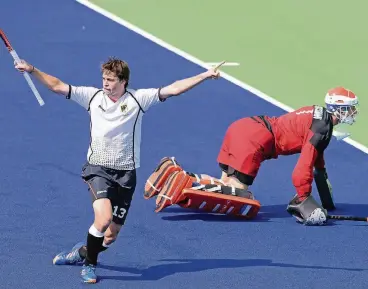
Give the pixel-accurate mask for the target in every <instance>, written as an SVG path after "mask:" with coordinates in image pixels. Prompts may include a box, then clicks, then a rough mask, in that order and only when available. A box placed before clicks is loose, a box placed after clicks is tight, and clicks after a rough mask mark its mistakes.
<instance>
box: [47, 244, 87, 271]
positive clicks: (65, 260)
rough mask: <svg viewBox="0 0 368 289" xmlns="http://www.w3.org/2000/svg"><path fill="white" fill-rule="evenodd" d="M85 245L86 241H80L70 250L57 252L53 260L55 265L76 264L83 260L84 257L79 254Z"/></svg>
mask: <svg viewBox="0 0 368 289" xmlns="http://www.w3.org/2000/svg"><path fill="white" fill-rule="evenodd" d="M82 246H84V243H82V242H80V243H78V244H76V245H75V246H74V247H73V248H72V249H71V251H70V252H61V253H59V254H57V255H56V256H55V258H54V260H52V263H53V264H54V265H75V264H77V263H80V262H83V261H84V258H82V257H81V256H80V255H79V249H80V248H81V247H82Z"/></svg>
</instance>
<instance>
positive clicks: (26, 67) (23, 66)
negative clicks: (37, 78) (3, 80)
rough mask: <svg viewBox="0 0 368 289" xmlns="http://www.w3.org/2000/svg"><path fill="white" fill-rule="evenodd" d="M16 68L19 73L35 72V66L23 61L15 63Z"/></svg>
mask: <svg viewBox="0 0 368 289" xmlns="http://www.w3.org/2000/svg"><path fill="white" fill-rule="evenodd" d="M14 67H15V69H16V70H18V71H19V72H22V73H24V72H25V71H26V72H28V73H29V72H32V71H33V70H34V67H33V65H31V64H29V63H27V62H26V61H24V60H21V61H20V62H16V61H14Z"/></svg>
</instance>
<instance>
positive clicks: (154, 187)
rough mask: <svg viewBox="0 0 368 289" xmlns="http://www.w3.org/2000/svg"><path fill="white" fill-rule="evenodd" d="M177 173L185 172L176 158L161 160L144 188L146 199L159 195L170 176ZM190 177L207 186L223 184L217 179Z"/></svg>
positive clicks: (189, 174)
mask: <svg viewBox="0 0 368 289" xmlns="http://www.w3.org/2000/svg"><path fill="white" fill-rule="evenodd" d="M177 171H183V169H182V168H181V166H180V164H179V163H178V162H177V161H176V159H175V158H174V157H165V158H163V159H161V161H160V163H159V165H158V166H157V168H156V169H155V170H154V172H153V173H152V174H151V175H150V177H149V178H148V180H147V181H146V185H145V187H144V198H145V199H150V198H152V197H154V196H156V195H158V194H159V193H160V191H161V189H162V187H163V186H164V184H165V182H166V181H167V179H168V178H169V176H170V175H171V174H172V173H173V172H177ZM187 175H188V176H189V177H191V178H192V182H197V183H200V184H202V185H207V184H216V185H220V184H221V182H219V181H218V180H217V179H214V178H212V179H210V180H206V179H201V178H200V176H199V175H195V174H191V173H187Z"/></svg>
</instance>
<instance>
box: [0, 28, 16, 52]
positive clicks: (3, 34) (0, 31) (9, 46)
mask: <svg viewBox="0 0 368 289" xmlns="http://www.w3.org/2000/svg"><path fill="white" fill-rule="evenodd" d="M0 37H1V39H2V40H3V41H4V44H5V46H6V48H7V49H8V50H9V51H12V50H13V47H12V46H11V44H10V41H9V40H8V38H7V37H6V35H5V33H4V31H2V30H1V29H0Z"/></svg>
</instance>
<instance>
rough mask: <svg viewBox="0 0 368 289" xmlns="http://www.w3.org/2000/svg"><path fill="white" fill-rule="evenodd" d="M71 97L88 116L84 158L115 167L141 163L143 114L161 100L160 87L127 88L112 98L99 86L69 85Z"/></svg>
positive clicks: (136, 166)
mask: <svg viewBox="0 0 368 289" xmlns="http://www.w3.org/2000/svg"><path fill="white" fill-rule="evenodd" d="M68 97H70V99H72V100H74V101H75V102H77V103H79V104H80V105H81V106H83V107H84V108H85V109H86V110H87V111H88V112H89V114H90V118H91V124H90V129H91V140H90V144H89V148H88V153H87V161H88V162H89V163H90V164H93V165H100V166H104V167H107V168H112V169H117V170H133V169H136V168H138V167H139V166H140V145H141V126H142V117H143V114H144V113H145V112H146V111H147V110H148V109H149V108H150V107H151V106H152V105H154V104H156V103H158V102H159V101H160V98H159V89H154V88H151V89H138V90H131V89H128V90H127V91H126V93H125V94H124V95H123V96H122V97H121V98H120V99H119V100H118V101H116V102H113V101H112V100H111V99H110V98H109V97H108V96H107V95H106V94H105V93H104V92H103V90H101V89H98V88H94V87H85V86H71V91H70V95H69V96H68Z"/></svg>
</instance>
